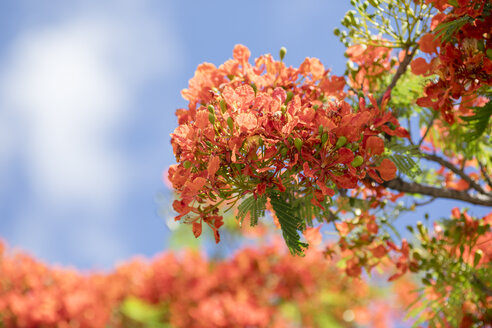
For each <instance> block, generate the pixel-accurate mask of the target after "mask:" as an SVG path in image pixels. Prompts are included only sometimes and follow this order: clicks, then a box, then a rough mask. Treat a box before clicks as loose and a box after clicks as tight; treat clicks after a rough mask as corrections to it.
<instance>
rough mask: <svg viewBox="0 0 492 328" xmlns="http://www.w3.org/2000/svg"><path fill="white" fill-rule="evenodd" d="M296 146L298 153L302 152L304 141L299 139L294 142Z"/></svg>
mask: <svg viewBox="0 0 492 328" xmlns="http://www.w3.org/2000/svg"><path fill="white" fill-rule="evenodd" d="M294 146H296V148H297V151H301V148H302V140H301V139H299V138H296V139H295V140H294Z"/></svg>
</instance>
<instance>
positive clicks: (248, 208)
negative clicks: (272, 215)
mask: <svg viewBox="0 0 492 328" xmlns="http://www.w3.org/2000/svg"><path fill="white" fill-rule="evenodd" d="M265 207H266V197H265V195H262V196H258V197H257V198H255V196H254V195H251V196H249V197H248V198H246V199H245V200H243V201H242V202H241V204H240V205H239V206H238V208H237V209H238V213H237V219H238V220H239V221H240V222H241V224H242V223H243V220H244V218H245V217H246V215H247V214H248V213H249V215H250V224H251V226H252V227H254V226H255V225H257V224H258V219H259V218H261V217H262V216H264V215H265Z"/></svg>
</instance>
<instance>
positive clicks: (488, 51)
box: [485, 48, 492, 60]
mask: <svg viewBox="0 0 492 328" xmlns="http://www.w3.org/2000/svg"><path fill="white" fill-rule="evenodd" d="M485 54H487V57H489V59H490V60H492V48H489V49H487V51H485Z"/></svg>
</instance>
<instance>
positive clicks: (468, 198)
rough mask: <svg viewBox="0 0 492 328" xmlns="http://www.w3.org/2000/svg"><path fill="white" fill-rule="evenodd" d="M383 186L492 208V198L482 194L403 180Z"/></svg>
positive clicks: (397, 179) (385, 183)
mask: <svg viewBox="0 0 492 328" xmlns="http://www.w3.org/2000/svg"><path fill="white" fill-rule="evenodd" d="M382 186H384V187H386V188H390V189H393V190H396V191H400V192H404V193H408V194H420V195H427V196H432V197H436V198H447V199H455V200H461V201H463V202H467V203H470V204H475V205H482V206H490V207H492V197H487V196H485V195H481V194H478V195H470V194H469V193H467V192H466V191H458V190H454V189H444V188H437V187H432V186H426V185H421V184H419V183H416V182H406V181H404V180H403V179H401V178H396V179H394V180H391V181H387V182H384V183H382Z"/></svg>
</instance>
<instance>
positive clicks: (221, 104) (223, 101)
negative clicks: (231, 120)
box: [219, 99, 227, 114]
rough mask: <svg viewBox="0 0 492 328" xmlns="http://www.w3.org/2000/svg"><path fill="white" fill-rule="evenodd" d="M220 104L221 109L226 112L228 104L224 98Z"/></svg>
mask: <svg viewBox="0 0 492 328" xmlns="http://www.w3.org/2000/svg"><path fill="white" fill-rule="evenodd" d="M219 105H220V110H221V112H222V114H224V113H225V112H226V111H227V105H226V102H225V100H224V99H222V100H221V101H220V103H219Z"/></svg>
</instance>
